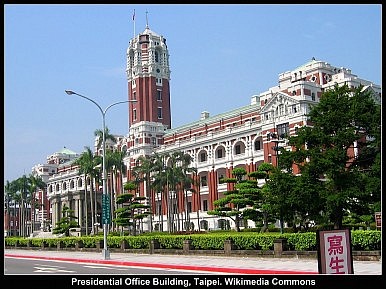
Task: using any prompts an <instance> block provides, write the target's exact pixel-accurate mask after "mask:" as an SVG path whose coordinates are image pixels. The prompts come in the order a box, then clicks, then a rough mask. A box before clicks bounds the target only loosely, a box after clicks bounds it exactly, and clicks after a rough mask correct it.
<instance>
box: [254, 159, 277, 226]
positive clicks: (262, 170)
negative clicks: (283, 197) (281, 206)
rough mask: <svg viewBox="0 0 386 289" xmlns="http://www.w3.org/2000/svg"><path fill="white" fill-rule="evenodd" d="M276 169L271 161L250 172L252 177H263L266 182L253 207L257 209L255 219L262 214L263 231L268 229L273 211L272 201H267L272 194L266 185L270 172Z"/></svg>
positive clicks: (257, 178)
mask: <svg viewBox="0 0 386 289" xmlns="http://www.w3.org/2000/svg"><path fill="white" fill-rule="evenodd" d="M273 170H275V167H274V166H273V165H272V164H270V163H262V164H260V165H259V167H258V168H257V171H255V172H251V173H249V176H250V177H253V178H255V179H256V180H259V179H263V180H264V184H263V186H262V187H261V195H260V198H256V199H255V200H254V202H253V208H254V210H255V214H256V215H257V216H256V217H255V221H256V219H257V218H258V216H259V213H260V212H261V214H262V219H263V227H262V228H261V231H262V232H265V231H267V230H268V222H269V221H270V220H271V218H272V217H271V216H270V215H271V213H272V211H273V209H272V207H271V205H270V203H269V202H268V201H267V196H268V195H269V194H270V192H269V187H268V186H267V185H266V184H267V182H268V180H269V175H270V173H271V172H272V171H273Z"/></svg>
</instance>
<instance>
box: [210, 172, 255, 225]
mask: <svg viewBox="0 0 386 289" xmlns="http://www.w3.org/2000/svg"><path fill="white" fill-rule="evenodd" d="M232 174H233V176H234V177H235V178H227V179H225V178H224V179H222V182H226V183H232V184H234V189H233V190H229V191H226V192H224V195H225V196H224V197H223V198H220V199H218V200H216V201H214V202H213V204H214V206H215V208H214V210H211V211H208V215H216V216H219V217H228V218H230V219H231V220H232V221H234V223H235V226H236V231H240V220H242V219H254V218H256V214H255V213H256V211H255V210H253V209H252V207H253V205H254V203H255V202H256V200H257V199H258V198H259V192H260V189H259V188H258V186H257V182H256V181H255V180H250V179H244V178H245V176H246V175H247V171H246V170H245V169H244V168H235V169H234V170H233V171H232Z"/></svg>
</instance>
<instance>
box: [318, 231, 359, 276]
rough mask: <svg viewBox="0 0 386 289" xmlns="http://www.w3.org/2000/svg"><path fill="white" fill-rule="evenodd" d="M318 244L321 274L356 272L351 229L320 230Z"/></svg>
mask: <svg viewBox="0 0 386 289" xmlns="http://www.w3.org/2000/svg"><path fill="white" fill-rule="evenodd" d="M317 245H318V269H319V273H320V274H354V267H353V259H352V249H351V234H350V230H349V229H342V230H331V231H318V232H317Z"/></svg>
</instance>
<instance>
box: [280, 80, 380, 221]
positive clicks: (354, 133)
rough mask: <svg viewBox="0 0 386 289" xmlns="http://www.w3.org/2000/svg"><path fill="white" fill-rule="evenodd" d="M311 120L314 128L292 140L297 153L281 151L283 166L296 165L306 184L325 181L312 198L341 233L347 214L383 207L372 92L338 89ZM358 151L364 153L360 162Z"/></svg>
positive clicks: (306, 128) (377, 120)
mask: <svg viewBox="0 0 386 289" xmlns="http://www.w3.org/2000/svg"><path fill="white" fill-rule="evenodd" d="M308 116H309V120H310V122H311V124H312V126H304V127H302V128H300V129H299V130H298V132H297V136H293V137H290V138H289V144H290V145H291V146H293V147H294V150H293V151H291V152H287V151H282V155H281V162H284V163H286V164H287V165H288V163H289V162H294V163H295V164H296V165H297V166H298V167H299V168H300V171H301V173H302V175H303V174H304V175H305V177H304V178H303V179H302V181H303V183H304V182H306V183H307V178H308V180H313V181H315V179H318V180H320V181H322V182H316V183H317V187H318V190H319V193H318V195H317V196H316V195H314V194H315V193H316V192H315V190H314V189H315V188H316V187H315V188H314V189H311V190H309V191H308V193H311V191H313V192H312V195H314V196H315V197H317V199H318V200H319V201H321V202H322V203H323V205H324V206H323V210H322V213H323V215H324V216H326V217H327V218H328V220H329V222H331V223H333V224H334V228H341V227H342V221H343V217H344V215H345V214H348V213H353V212H356V211H362V213H370V212H371V213H373V211H374V209H375V208H377V206H379V204H380V161H379V160H380V126H381V119H380V105H378V104H377V103H375V101H374V98H373V95H372V90H365V89H364V88H363V87H362V86H360V87H358V88H353V89H350V88H349V87H348V86H347V85H344V86H338V85H336V86H335V87H334V88H333V89H330V90H327V91H325V92H324V93H323V94H322V96H321V99H320V102H319V103H318V104H316V105H315V106H313V107H312V108H311V110H310V113H309V115H308ZM353 148H354V149H355V150H356V151H358V152H359V154H358V155H357V156H355V157H353V156H352V154H351V155H350V151H351V150H352V149H353ZM312 183H313V185H315V183H314V182H312ZM310 197H311V196H309V197H308V199H309V198H310ZM314 209H315V207H314ZM362 213H361V214H362Z"/></svg>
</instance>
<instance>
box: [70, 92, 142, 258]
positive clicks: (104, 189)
mask: <svg viewBox="0 0 386 289" xmlns="http://www.w3.org/2000/svg"><path fill="white" fill-rule="evenodd" d="M65 92H66V93H67V94H68V95H72V94H75V95H77V96H80V97H83V98H85V99H87V100H88V101H91V102H92V103H93V104H95V105H96V106H97V107H98V109H99V111H100V112H101V114H102V146H103V151H102V163H103V165H102V171H103V173H102V182H103V197H105V199H107V191H106V180H107V178H106V135H105V130H106V121H105V119H106V112H107V110H108V109H109V108H110V107H112V106H114V105H116V104H120V103H126V102H136V101H137V100H135V99H129V100H123V101H117V102H114V103H112V104H110V105H109V106H107V107H106V108H105V109H104V110H103V109H102V107H101V106H100V105H99V104H98V103H97V102H96V101H94V100H92V99H91V98H88V97H87V96H84V95H81V94H79V93H76V92H74V91H72V90H65ZM86 213H87V212H86ZM102 256H103V258H104V259H105V260H106V259H110V252H109V250H108V248H107V223H106V222H103V250H102Z"/></svg>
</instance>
